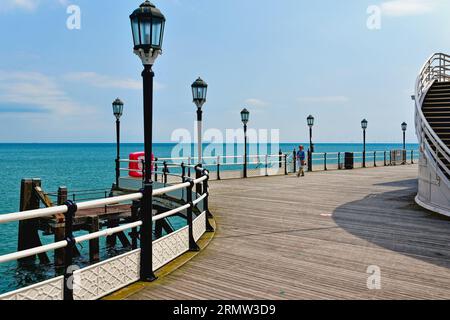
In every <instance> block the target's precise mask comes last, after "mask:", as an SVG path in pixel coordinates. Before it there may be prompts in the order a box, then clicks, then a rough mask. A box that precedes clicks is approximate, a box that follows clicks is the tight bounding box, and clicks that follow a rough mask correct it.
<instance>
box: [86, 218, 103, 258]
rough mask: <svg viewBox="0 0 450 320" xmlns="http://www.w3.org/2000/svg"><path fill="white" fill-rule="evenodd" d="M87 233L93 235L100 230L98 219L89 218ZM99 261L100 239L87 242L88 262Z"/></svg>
mask: <svg viewBox="0 0 450 320" xmlns="http://www.w3.org/2000/svg"><path fill="white" fill-rule="evenodd" d="M88 224H89V233H94V232H97V231H99V230H100V228H99V221H98V217H90V218H89V219H88ZM99 260H100V239H99V238H97V239H92V240H89V261H90V262H97V261H99Z"/></svg>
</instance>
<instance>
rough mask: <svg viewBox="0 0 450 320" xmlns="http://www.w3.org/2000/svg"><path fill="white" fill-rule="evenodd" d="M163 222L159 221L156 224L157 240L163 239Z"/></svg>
mask: <svg viewBox="0 0 450 320" xmlns="http://www.w3.org/2000/svg"><path fill="white" fill-rule="evenodd" d="M163 220H164V219H162V220H158V221H156V222H155V238H156V239H159V238H161V237H162V232H163V225H162V221H163Z"/></svg>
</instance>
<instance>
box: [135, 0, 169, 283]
mask: <svg viewBox="0 0 450 320" xmlns="http://www.w3.org/2000/svg"><path fill="white" fill-rule="evenodd" d="M130 20H131V29H132V32H133V42H134V53H135V54H136V55H138V56H139V58H141V60H142V64H143V65H144V71H143V72H142V78H143V85H144V90H143V91H144V92H143V95H144V145H145V160H146V161H145V164H144V172H145V175H144V182H143V189H142V193H143V197H142V200H141V219H142V226H141V229H140V239H141V280H142V281H153V280H155V279H156V277H155V275H154V273H153V267H152V265H153V263H152V258H153V252H152V229H153V222H152V216H153V212H152V202H153V199H152V193H153V182H152V172H151V167H152V161H151V159H152V130H153V78H154V76H155V74H154V73H153V70H152V66H153V64H154V63H155V60H156V58H157V57H158V56H159V55H160V54H161V53H162V42H163V35H164V25H165V21H166V19H165V18H164V15H163V14H162V13H161V11H159V10H158V9H157V8H156V7H155V5H154V4H152V3H151V2H150V1H148V0H146V1H145V2H144V3H142V4H141V5H140V7H139V8H137V9H136V10H135V11H134V12H133V13H132V14H131V15H130Z"/></svg>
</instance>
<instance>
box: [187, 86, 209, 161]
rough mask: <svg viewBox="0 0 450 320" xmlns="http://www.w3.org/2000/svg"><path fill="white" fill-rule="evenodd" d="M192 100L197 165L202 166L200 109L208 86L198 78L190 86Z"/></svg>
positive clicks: (201, 114)
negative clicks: (194, 112)
mask: <svg viewBox="0 0 450 320" xmlns="http://www.w3.org/2000/svg"><path fill="white" fill-rule="evenodd" d="M191 87H192V98H193V101H194V103H195V105H196V106H197V139H198V141H197V144H198V146H197V148H198V165H199V166H201V165H202V143H203V142H202V120H203V119H202V118H203V111H202V107H203V105H204V104H205V102H206V93H207V91H208V84H207V83H206V82H205V81H203V80H202V79H201V78H200V77H199V78H198V79H197V80H195V82H194V83H193V84H192V86H191Z"/></svg>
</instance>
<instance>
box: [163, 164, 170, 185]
mask: <svg viewBox="0 0 450 320" xmlns="http://www.w3.org/2000/svg"><path fill="white" fill-rule="evenodd" d="M163 165H164V169H163V173H164V184H167V172H168V171H169V169H168V168H167V162H166V161H164V162H163Z"/></svg>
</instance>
